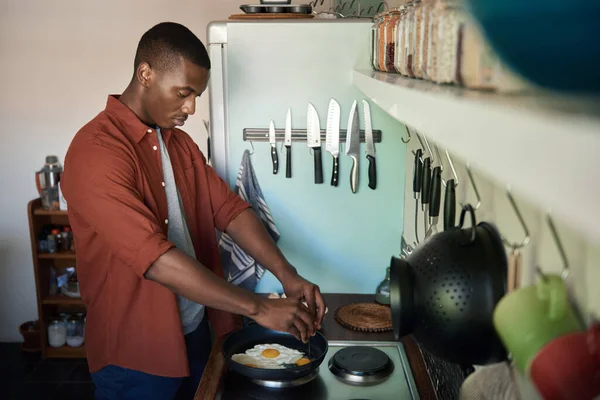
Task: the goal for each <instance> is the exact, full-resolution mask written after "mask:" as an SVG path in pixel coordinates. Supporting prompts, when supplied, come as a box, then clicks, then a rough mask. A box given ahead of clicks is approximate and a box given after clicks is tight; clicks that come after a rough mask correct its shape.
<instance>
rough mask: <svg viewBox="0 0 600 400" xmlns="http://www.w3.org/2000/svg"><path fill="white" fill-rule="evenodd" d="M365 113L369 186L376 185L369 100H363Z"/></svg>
mask: <svg viewBox="0 0 600 400" xmlns="http://www.w3.org/2000/svg"><path fill="white" fill-rule="evenodd" d="M363 110H364V113H365V139H366V142H367V160H369V187H370V188H371V189H373V190H375V188H376V187H377V164H376V163H375V144H374V143H373V129H372V127H371V107H370V106H369V102H368V101H366V100H363Z"/></svg>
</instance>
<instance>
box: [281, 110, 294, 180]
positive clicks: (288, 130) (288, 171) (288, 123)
mask: <svg viewBox="0 0 600 400" xmlns="http://www.w3.org/2000/svg"><path fill="white" fill-rule="evenodd" d="M283 144H284V146H285V177H286V178H291V177H292V110H291V109H289V108H288V110H287V114H286V116H285V134H284V138H283Z"/></svg>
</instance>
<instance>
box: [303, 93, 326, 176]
mask: <svg viewBox="0 0 600 400" xmlns="http://www.w3.org/2000/svg"><path fill="white" fill-rule="evenodd" d="M306 143H307V145H308V147H310V148H312V149H313V157H314V160H315V183H323V161H322V159H321V125H320V124H319V114H318V113H317V110H316V109H315V107H314V106H313V105H312V104H310V103H308V113H307V115H306Z"/></svg>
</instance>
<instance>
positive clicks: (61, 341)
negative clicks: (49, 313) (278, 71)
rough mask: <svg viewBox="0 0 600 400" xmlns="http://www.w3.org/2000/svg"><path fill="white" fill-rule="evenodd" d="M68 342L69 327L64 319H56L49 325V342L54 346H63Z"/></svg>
mask: <svg viewBox="0 0 600 400" xmlns="http://www.w3.org/2000/svg"><path fill="white" fill-rule="evenodd" d="M66 342H67V327H66V326H65V324H64V323H63V321H62V320H59V319H54V320H52V321H50V325H49V326H48V344H49V345H50V346H52V347H62V346H64V345H65V343H66Z"/></svg>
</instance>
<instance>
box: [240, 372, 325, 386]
mask: <svg viewBox="0 0 600 400" xmlns="http://www.w3.org/2000/svg"><path fill="white" fill-rule="evenodd" d="M317 376H319V368H317V369H315V370H313V371H312V372H311V373H310V374H308V375H305V376H303V377H301V378H298V379H294V380H291V381H263V380H260V379H251V381H252V382H253V383H255V384H257V385H260V386H264V387H268V388H272V389H284V388H291V387H296V386H300V385H304V384H306V383H308V382H311V381H312V380H313V379H315V378H316V377H317Z"/></svg>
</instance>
